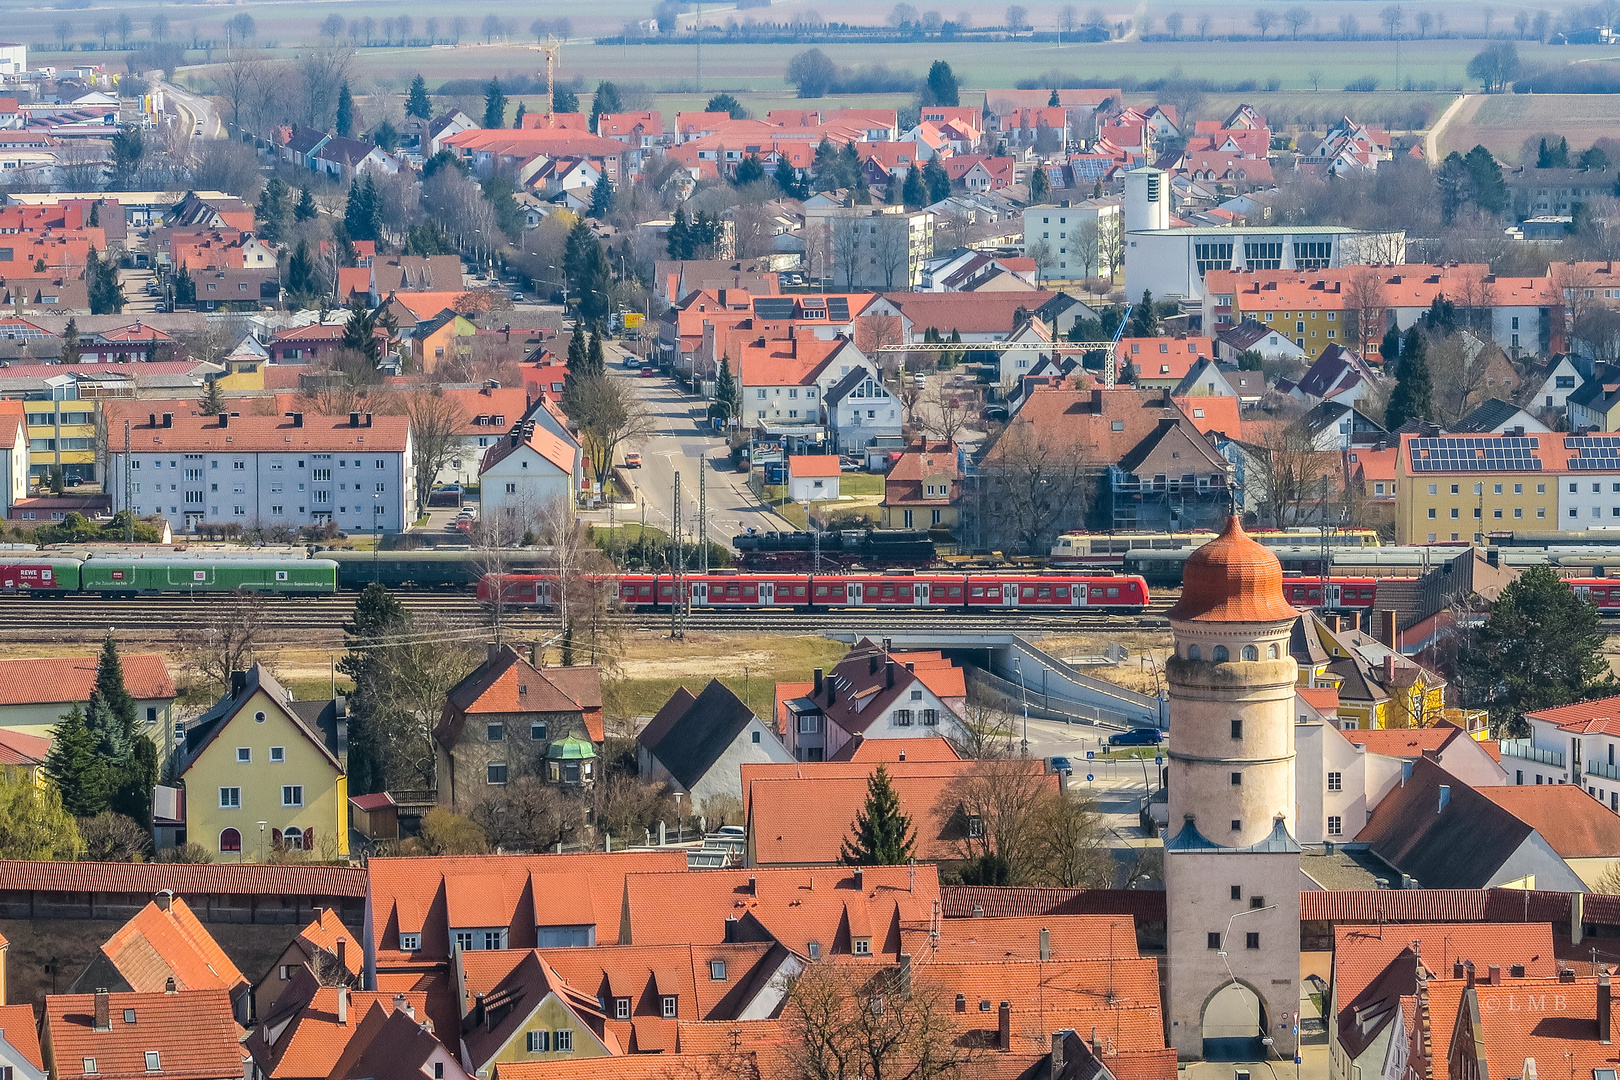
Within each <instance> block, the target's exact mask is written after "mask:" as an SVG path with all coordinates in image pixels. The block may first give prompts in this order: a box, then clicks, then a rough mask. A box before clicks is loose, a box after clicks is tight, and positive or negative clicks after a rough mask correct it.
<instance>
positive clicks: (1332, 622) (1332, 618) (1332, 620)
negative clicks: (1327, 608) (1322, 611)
mask: <svg viewBox="0 0 1620 1080" xmlns="http://www.w3.org/2000/svg"><path fill="white" fill-rule="evenodd" d="M1327 624H1328V629H1329V630H1331V631H1332V632H1333V633H1335V634H1337V633H1338V632H1339V630H1340V629H1341V626H1342V624H1341V623H1340V621H1339V617H1338V616H1337V615H1329V616H1328V617H1327Z"/></svg>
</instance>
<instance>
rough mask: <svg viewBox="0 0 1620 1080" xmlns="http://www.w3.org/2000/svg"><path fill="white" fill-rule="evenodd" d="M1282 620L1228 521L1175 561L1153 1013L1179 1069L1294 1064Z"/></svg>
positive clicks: (1272, 565) (1267, 564)
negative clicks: (1161, 965) (1221, 1060)
mask: <svg viewBox="0 0 1620 1080" xmlns="http://www.w3.org/2000/svg"><path fill="white" fill-rule="evenodd" d="M1297 616H1298V612H1296V611H1295V610H1294V609H1293V608H1292V607H1290V606H1289V605H1288V603H1287V601H1285V600H1284V599H1283V594H1282V567H1281V565H1280V564H1279V563H1278V562H1277V557H1276V556H1275V555H1273V554H1272V553H1271V552H1269V551H1267V550H1266V549H1265V548H1264V547H1262V546H1260V545H1259V544H1257V543H1255V542H1254V541H1253V540H1251V539H1249V537H1248V536H1247V535H1246V534H1245V533H1244V532H1243V528H1242V526H1241V525H1240V524H1239V523H1238V520H1237V518H1235V517H1234V518H1232V519H1231V520H1229V521H1228V522H1227V525H1226V530H1225V531H1224V532H1223V533H1222V534H1221V535H1220V537H1219V538H1218V539H1216V540H1215V541H1213V542H1211V543H1209V544H1206V545H1204V546H1203V547H1202V548H1200V549H1198V551H1196V552H1195V553H1194V554H1193V555H1192V557H1191V558H1189V559H1188V560H1187V566H1186V572H1185V577H1184V581H1183V586H1182V594H1181V600H1180V602H1178V603H1177V604H1176V605H1175V607H1173V608H1171V609H1170V612H1169V617H1170V627H1171V630H1172V631H1173V633H1174V636H1175V655H1174V656H1172V657H1171V658H1170V660H1169V661H1168V663H1167V664H1166V665H1165V667H1166V673H1167V675H1168V681H1169V688H1170V772H1169V788H1170V822H1169V828H1168V829H1167V831H1166V833H1165V858H1164V882H1165V889H1166V892H1167V897H1166V901H1167V904H1168V912H1169V919H1168V929H1169V941H1168V945H1169V962H1170V1003H1169V1009H1168V1011H1169V1015H1170V1023H1171V1026H1170V1041H1171V1043H1172V1045H1174V1046H1175V1048H1176V1053H1177V1055H1178V1056H1179V1057H1181V1058H1182V1059H1184V1060H1185V1059H1195V1058H1202V1057H1205V1056H1206V1055H1207V1056H1211V1057H1227V1058H1249V1057H1250V1056H1251V1055H1252V1056H1253V1059H1261V1058H1264V1059H1269V1060H1276V1059H1277V1057H1279V1056H1280V1057H1281V1058H1283V1059H1284V1060H1287V1059H1289V1058H1291V1057H1292V1056H1293V1055H1294V1053H1295V1047H1296V1044H1297V1039H1296V1037H1295V1036H1294V1035H1293V1028H1294V1024H1295V1020H1296V1014H1297V1012H1298V1010H1299V883H1300V869H1299V853H1300V849H1299V844H1298V843H1297V842H1296V841H1295V839H1294V832H1295V827H1294V816H1295V812H1296V808H1295V801H1294V768H1295V765H1294V724H1293V703H1294V683H1295V677H1296V670H1297V669H1296V666H1295V663H1294V661H1293V659H1292V658H1291V657H1290V654H1289V650H1288V637H1289V632H1290V629H1291V628H1292V626H1293V623H1294V620H1295V618H1296V617H1297ZM1261 1038H1270V1039H1272V1040H1273V1042H1272V1044H1271V1045H1269V1046H1268V1045H1264V1044H1262V1043H1261V1042H1260V1040H1261Z"/></svg>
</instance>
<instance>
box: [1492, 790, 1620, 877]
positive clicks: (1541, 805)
mask: <svg viewBox="0 0 1620 1080" xmlns="http://www.w3.org/2000/svg"><path fill="white" fill-rule="evenodd" d="M1474 790H1476V791H1478V792H1479V793H1480V794H1481V795H1483V796H1485V798H1487V799H1489V800H1490V801H1491V802H1493V803H1495V804H1496V805H1497V806H1500V807H1502V808H1503V809H1504V810H1506V811H1507V812H1508V813H1510V814H1512V815H1513V816H1514V817H1516V818H1518V819H1519V820H1520V821H1523V822H1525V823H1526V824H1527V825H1529V826H1530V827H1531V828H1533V829H1535V830H1536V831H1537V832H1538V833H1540V834H1541V838H1542V839H1543V840H1545V841H1547V843H1549V844H1551V845H1552V849H1553V850H1554V851H1556V852H1557V853H1558V854H1559V856H1560V857H1561V858H1564V859H1601V858H1615V857H1620V814H1616V813H1615V812H1614V811H1613V810H1610V809H1609V808H1608V807H1607V806H1605V805H1604V804H1603V803H1601V802H1599V801H1598V800H1596V799H1594V798H1592V796H1590V795H1588V794H1586V792H1584V791H1582V790H1581V787H1580V785H1579V784H1541V785H1529V786H1522V785H1516V784H1505V785H1501V786H1497V787H1479V788H1475V789H1474Z"/></svg>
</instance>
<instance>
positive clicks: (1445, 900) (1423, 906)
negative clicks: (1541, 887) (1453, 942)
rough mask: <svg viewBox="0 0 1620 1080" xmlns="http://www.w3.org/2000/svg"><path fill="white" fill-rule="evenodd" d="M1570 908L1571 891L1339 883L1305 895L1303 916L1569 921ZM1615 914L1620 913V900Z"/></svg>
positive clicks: (1319, 919) (1375, 920)
mask: <svg viewBox="0 0 1620 1080" xmlns="http://www.w3.org/2000/svg"><path fill="white" fill-rule="evenodd" d="M1592 899H1593V900H1602V899H1606V898H1603V897H1593V898H1592ZM1569 910H1570V900H1569V894H1568V893H1555V892H1537V891H1532V890H1526V889H1339V890H1334V891H1321V890H1311V891H1309V892H1302V893H1300V896H1299V920H1300V922H1333V923H1352V922H1353V923H1380V922H1388V923H1412V922H1425V923H1429V922H1485V921H1490V922H1515V921H1523V922H1568V921H1569ZM1613 914H1614V915H1615V916H1620V905H1617V909H1616V910H1615V911H1614V912H1613ZM1588 921H1598V920H1596V919H1591V918H1589V920H1588Z"/></svg>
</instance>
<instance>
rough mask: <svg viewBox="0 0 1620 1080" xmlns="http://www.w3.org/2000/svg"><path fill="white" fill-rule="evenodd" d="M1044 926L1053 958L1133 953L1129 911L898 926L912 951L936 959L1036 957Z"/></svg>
mask: <svg viewBox="0 0 1620 1080" xmlns="http://www.w3.org/2000/svg"><path fill="white" fill-rule="evenodd" d="M1042 931H1045V932H1046V935H1047V942H1048V947H1049V949H1050V956H1051V958H1052V959H1054V960H1059V961H1067V960H1106V959H1108V958H1110V957H1113V958H1115V959H1135V958H1136V957H1137V955H1138V954H1137V951H1136V924H1135V920H1134V919H1132V918H1131V916H1129V915H1058V916H1050V915H1026V916H1021V917H1015V918H1002V919H989V918H984V919H942V920H940V922H939V923H938V934H937V940H936V938H935V928H934V924H933V922H932V920H930V922H928V923H924V924H919V925H917V926H906V927H903V928H902V930H901V936H902V940H903V941H905V942H907V943H908V947H907V951H908V952H910V953H911V954H912V956H913V957H927V959H926V960H925V961H924V962H925V963H930V964H931V963H934V962H935V961H943V962H946V963H950V962H962V961H991V960H1000V961H1010V962H1015V963H1016V962H1017V961H1019V960H1039V959H1040V956H1041V933H1042Z"/></svg>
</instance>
